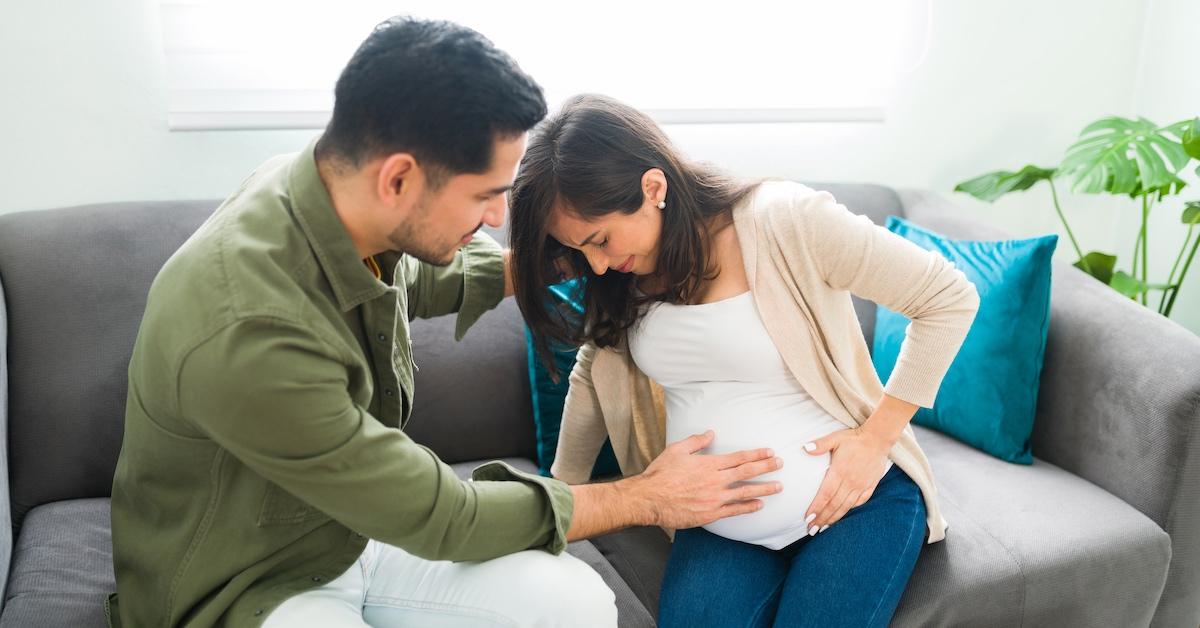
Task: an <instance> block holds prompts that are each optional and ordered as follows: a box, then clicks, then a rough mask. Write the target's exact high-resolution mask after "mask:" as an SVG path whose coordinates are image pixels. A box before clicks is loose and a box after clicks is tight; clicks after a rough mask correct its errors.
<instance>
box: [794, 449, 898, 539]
mask: <svg viewBox="0 0 1200 628" xmlns="http://www.w3.org/2000/svg"><path fill="white" fill-rule="evenodd" d="M894 442H895V441H893V440H890V439H888V438H887V437H885V436H881V435H879V434H876V433H875V432H873V431H871V430H868V429H865V428H864V426H859V427H856V428H853V429H845V430H838V431H836V432H833V433H832V434H828V435H826V436H824V437H822V438H818V439H817V440H815V441H813V442H812V443H809V444H807V445H805V446H804V448H805V451H807V452H808V454H809V455H810V456H819V455H822V454H824V453H826V452H829V454H830V461H829V470H828V471H826V472H825V479H824V481H822V482H821V488H820V489H818V490H817V496H816V497H815V498H814V499H813V502H812V505H810V506H809V507H808V512H807V513H806V515H805V518H804V520H805V521H806V522H807V523H808V533H809V535H810V536H816V534H817V533H818V532H822V531H824V530H825V528H826V527H828V526H830V525H832V524H833V523H835V522H837V521H838V520H839V519H841V518H842V517H844V516H845V515H846V513H847V512H848V511H849V510H850V509H851V508H855V507H857V506H861V505H863V504H865V503H866V502H867V500H868V499H870V498H871V494H872V493H874V492H875V487H876V486H878V485H879V480H881V479H883V473H884V469H885V468H886V467H887V460H888V452H889V451H891V449H892V445H893V444H894ZM810 447H811V448H810Z"/></svg>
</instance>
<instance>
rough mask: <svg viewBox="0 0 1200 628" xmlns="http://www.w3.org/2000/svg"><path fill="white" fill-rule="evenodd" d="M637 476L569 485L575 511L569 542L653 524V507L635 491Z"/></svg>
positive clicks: (654, 518)
mask: <svg viewBox="0 0 1200 628" xmlns="http://www.w3.org/2000/svg"><path fill="white" fill-rule="evenodd" d="M640 481H641V479H640V478H639V477H638V476H634V477H629V478H625V479H622V480H617V481H616V482H600V483H596V484H576V485H573V486H571V493H572V494H573V495H574V497H575V512H574V514H573V515H572V517H571V528H570V529H569V530H567V540H568V541H579V540H581V539H590V538H592V537H595V536H600V535H601V534H607V533H609V532H615V531H617V530H620V529H623V528H628V527H630V526H638V525H653V524H654V523H655V521H656V514H655V510H654V504H653V503H652V501H651V500H648V499H644V498H643V497H642V496H641V491H639V490H638V483H639V482H640Z"/></svg>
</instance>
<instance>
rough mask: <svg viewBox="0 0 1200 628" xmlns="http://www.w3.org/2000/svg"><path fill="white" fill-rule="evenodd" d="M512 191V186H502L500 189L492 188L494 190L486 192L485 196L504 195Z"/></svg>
mask: <svg viewBox="0 0 1200 628" xmlns="http://www.w3.org/2000/svg"><path fill="white" fill-rule="evenodd" d="M511 189H512V186H511V185H502V186H500V187H498V188H492V189H490V190H488V191H486V192H484V194H489V195H491V194H503V193H505V192H507V191H509V190H511Z"/></svg>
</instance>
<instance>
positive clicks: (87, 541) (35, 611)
mask: <svg viewBox="0 0 1200 628" xmlns="http://www.w3.org/2000/svg"><path fill="white" fill-rule="evenodd" d="M113 583H114V577H113V565H112V535H110V534H109V500H108V499H107V498H96V499H73V500H70V501H62V502H55V503H52V504H46V505H44V506H38V507H37V508H34V509H33V510H30V511H29V514H28V515H27V516H26V518H25V526H24V527H23V528H22V532H21V535H20V536H19V537H17V542H16V547H15V548H14V550H13V563H12V572H11V576H10V579H9V582H8V591H7V592H6V593H5V601H4V614H3V615H2V616H0V627H3V628H8V627H10V626H11V627H13V628H17V627H21V628H25V627H27V626H84V627H88V626H106V625H107V623H106V622H105V620H104V599H105V598H106V597H108V594H109V593H112V591H113V590H114V584H113Z"/></svg>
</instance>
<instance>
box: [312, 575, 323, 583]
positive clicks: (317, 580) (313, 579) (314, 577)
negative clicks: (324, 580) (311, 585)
mask: <svg viewBox="0 0 1200 628" xmlns="http://www.w3.org/2000/svg"><path fill="white" fill-rule="evenodd" d="M312 581H313V582H320V581H321V576H313V577H312Z"/></svg>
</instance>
